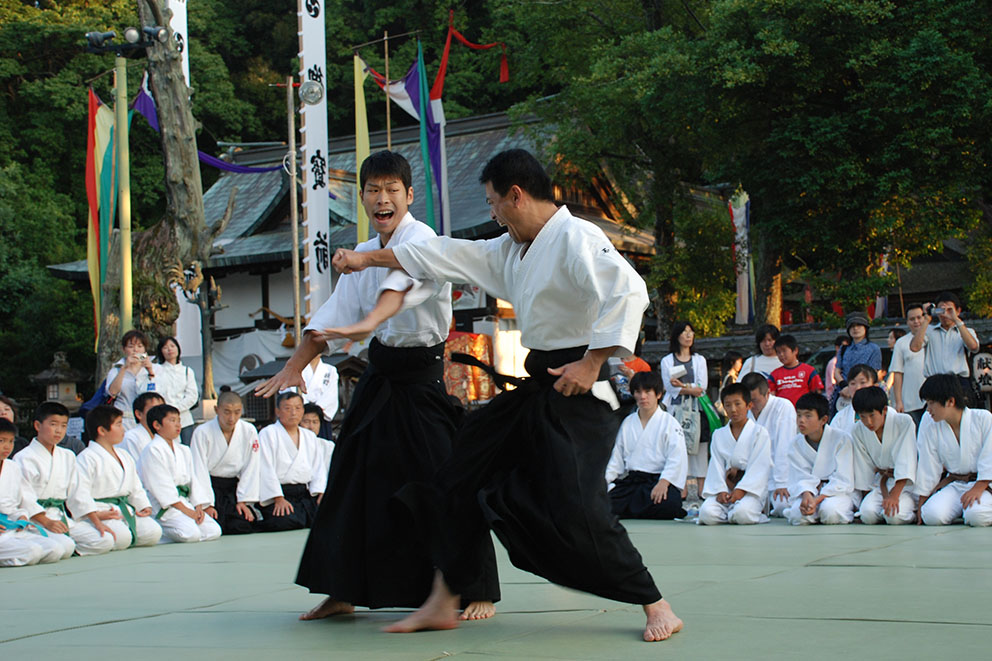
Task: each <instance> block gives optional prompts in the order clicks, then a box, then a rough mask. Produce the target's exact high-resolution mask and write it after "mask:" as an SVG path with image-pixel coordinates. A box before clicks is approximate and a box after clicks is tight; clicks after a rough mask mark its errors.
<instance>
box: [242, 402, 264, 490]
mask: <svg viewBox="0 0 992 661" xmlns="http://www.w3.org/2000/svg"><path fill="white" fill-rule="evenodd" d="M239 422H240V421H239ZM245 424H247V425H248V427H249V429H248V437H249V439H250V440H251V451H250V452H249V453H248V462H247V463H246V464H245V466H244V468H242V469H241V473H239V474H238V492H237V498H238V502H239V503H257V502H258V499H259V497H258V493H259V484H260V481H261V467H262V458H261V456H260V455H261V453H260V452H259V446H260V443H259V442H258V430H256V429H255V427H254V426H253V425H251V424H248V423H245Z"/></svg>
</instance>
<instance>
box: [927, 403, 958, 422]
mask: <svg viewBox="0 0 992 661" xmlns="http://www.w3.org/2000/svg"><path fill="white" fill-rule="evenodd" d="M953 410H954V400H953V399H949V400H948V401H946V402H944V403H943V404H941V403H940V402H938V401H934V400H932V399H928V400H927V413H929V414H930V417H932V418H933V419H934V420H936V421H937V422H940V421H941V420H948V419H950V414H951V411H953Z"/></svg>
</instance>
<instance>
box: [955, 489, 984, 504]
mask: <svg viewBox="0 0 992 661" xmlns="http://www.w3.org/2000/svg"><path fill="white" fill-rule="evenodd" d="M983 493H985V488H984V487H983V486H982V485H981V484H976V485H975V486H973V487H971V488H970V489H968V490H967V491H965V492H964V493H963V494H961V507H963V508H964V509H968V508H969V507H971V506H972V505H974V504H975V503H977V502H978V501H979V500H980V499H981V497H982V494H983Z"/></svg>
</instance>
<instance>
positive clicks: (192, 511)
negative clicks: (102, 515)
mask: <svg viewBox="0 0 992 661" xmlns="http://www.w3.org/2000/svg"><path fill="white" fill-rule="evenodd" d="M146 419H147V420H148V426H149V427H151V428H152V431H154V432H155V436H154V437H153V438H152V442H151V443H149V444H148V447H146V448H145V450H144V452H142V453H141V459H139V460H138V473H139V474H140V475H141V482H142V483H143V484H144V485H145V489H146V490H147V491H148V497H149V499H150V500H151V503H152V511H154V512H155V513H156V514H155V519H156V520H158V522H159V525H161V526H162V534H163V535H164V536H165V538H166V539H169V540H171V541H173V542H184V543H191V542H209V541H213V540H215V539H217V538H218V537H220V536H221V529H220V525H219V524H218V523H217V521H216V518H217V510H215V509H214V507H213V503H214V494H213V491H212V490H211V489H210V478H209V477H208V476H206V475H202V474H201V475H197V474H196V468H195V467H194V466H193V454H192V453H191V452H190V449H189V446H186V445H183V444H182V442H181V441H180V440H179V437H180V434H182V431H183V426H182V422H181V419H180V417H179V409H177V408H175V407H174V406H170V405H168V404H159V405H158V406H153V407H152V408H151V410H149V411H148V415H147V417H146Z"/></svg>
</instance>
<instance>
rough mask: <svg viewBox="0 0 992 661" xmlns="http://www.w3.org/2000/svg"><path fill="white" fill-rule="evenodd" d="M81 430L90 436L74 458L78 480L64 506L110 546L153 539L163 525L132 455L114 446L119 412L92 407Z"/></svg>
mask: <svg viewBox="0 0 992 661" xmlns="http://www.w3.org/2000/svg"><path fill="white" fill-rule="evenodd" d="M86 433H87V435H88V436H89V438H90V439H92V440H90V443H89V445H88V446H87V448H86V449H85V450H83V451H82V452H80V453H79V456H78V457H76V475H77V484H76V489H75V491H74V492H73V493H72V494H70V495H69V502H68V505H69V510H70V511H71V512H72V513H73V514H74V515H75V516H76V517H79V518H81V517H84V516H85V517H86V518H87V519H89V520H90V523H92V524H93V527H94V528H96V529H97V530H99V531H100V532H101V534H102V535H103V536H105V537H107V536H109V537H112V538H113V539H114V546H113V550H115V551H121V550H123V549H126V548H128V547H131V546H154V545H155V544H158V540H159V539H160V538H161V537H162V528H161V526H159V525H158V522H156V521H155V518H154V517H153V516H152V505H151V503H150V502H149V501H148V496H147V495H146V494H145V489H144V487H143V486H142V485H141V478H139V477H138V468H137V467H136V466H135V463H134V460H133V459H132V458H131V455H129V454H128V453H127V452H119V451H118V450H117V447H116V446H118V445H119V444H120V443H121V441H123V440H124V420H123V414H122V413H121V412H120V410H119V409H116V408H114V407H112V406H97V407H96V408H94V409H93V410H92V411H90V412H89V414H87V416H86Z"/></svg>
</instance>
